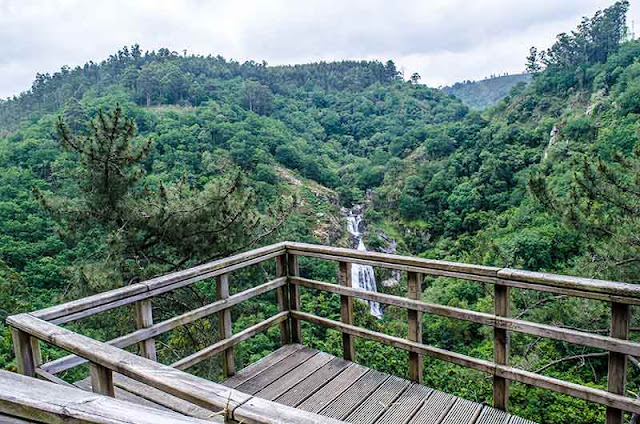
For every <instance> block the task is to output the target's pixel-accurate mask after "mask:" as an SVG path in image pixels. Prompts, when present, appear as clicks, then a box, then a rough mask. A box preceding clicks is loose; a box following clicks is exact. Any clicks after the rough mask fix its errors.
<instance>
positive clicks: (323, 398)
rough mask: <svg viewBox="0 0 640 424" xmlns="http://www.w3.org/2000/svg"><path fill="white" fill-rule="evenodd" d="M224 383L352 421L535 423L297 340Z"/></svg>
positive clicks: (379, 423) (360, 423)
mask: <svg viewBox="0 0 640 424" xmlns="http://www.w3.org/2000/svg"><path fill="white" fill-rule="evenodd" d="M223 384H225V385H226V386H229V387H232V388H234V389H236V390H240V391H242V392H245V393H248V394H252V395H256V396H259V397H262V398H265V399H268V400H273V401H275V402H278V403H282V404H285V405H288V406H292V407H295V408H298V409H302V410H305V411H309V412H314V413H317V414H320V415H324V416H327V417H331V418H335V419H337V420H342V421H345V422H348V423H358V424H367V423H376V424H392V423H393V424H399V423H411V424H413V423H415V424H535V423H533V422H532V421H528V420H525V419H523V418H520V417H517V416H514V415H511V414H507V413H505V412H503V411H500V410H497V409H494V408H491V407H489V406H487V405H482V404H479V403H476V402H471V401H469V400H465V399H462V398H459V397H455V396H452V395H449V394H446V393H443V392H440V391H437V390H434V389H431V388H429V387H426V386H423V385H420V384H415V383H412V382H410V381H408V380H404V379H402V378H399V377H395V376H392V375H389V374H385V373H382V372H379V371H375V370H372V369H369V368H366V367H363V366H361V365H358V364H356V363H353V362H350V361H345V360H344V359H342V358H337V357H335V356H332V355H329V354H328V353H325V352H319V351H317V350H314V349H311V348H308V347H304V346H301V345H297V344H291V345H286V346H284V347H282V348H280V349H278V350H277V351H275V352H273V353H272V354H270V355H269V356H267V357H265V358H263V359H261V360H260V361H258V362H256V363H255V364H252V365H250V366H248V367H247V368H245V369H243V370H241V371H239V372H238V373H237V374H236V375H234V376H233V377H231V378H229V379H228V380H226V381H225V382H223Z"/></svg>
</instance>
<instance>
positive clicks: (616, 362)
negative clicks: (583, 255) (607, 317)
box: [606, 303, 629, 424]
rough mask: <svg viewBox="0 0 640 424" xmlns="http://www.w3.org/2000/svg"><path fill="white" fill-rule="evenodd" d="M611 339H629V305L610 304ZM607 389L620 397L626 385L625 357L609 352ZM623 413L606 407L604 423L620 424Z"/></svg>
mask: <svg viewBox="0 0 640 424" xmlns="http://www.w3.org/2000/svg"><path fill="white" fill-rule="evenodd" d="M611 337H615V338H618V339H623V340H626V339H628V338H629V305H625V304H622V303H612V304H611ZM607 380H608V381H607V389H608V390H609V391H610V392H611V393H616V394H619V395H622V394H624V393H625V389H626V385H627V355H625V354H624V353H616V352H609V375H608V378H607ZM623 422H624V411H622V410H621V409H618V408H614V407H612V406H608V407H607V415H606V423H607V424H622V423H623Z"/></svg>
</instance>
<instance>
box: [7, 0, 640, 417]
mask: <svg viewBox="0 0 640 424" xmlns="http://www.w3.org/2000/svg"><path fill="white" fill-rule="evenodd" d="M627 7H628V3H626V2H619V3H616V4H615V5H614V6H612V7H611V8H609V9H606V10H605V11H603V12H599V13H598V14H597V15H596V16H594V17H593V18H591V19H585V20H584V21H583V22H582V23H581V24H580V26H579V27H578V29H577V30H576V31H573V32H572V33H571V34H561V35H560V36H558V41H557V43H556V44H555V45H554V46H553V47H552V48H551V49H549V50H548V51H546V52H544V53H543V54H540V53H538V51H537V50H535V49H532V54H531V56H530V57H529V59H528V70H529V71H530V72H531V73H533V80H532V82H531V83H530V84H529V85H528V86H524V85H517V86H516V87H515V89H514V90H512V91H511V92H510V93H509V95H508V96H507V97H505V98H504V99H503V100H501V101H500V102H499V103H498V104H497V105H495V106H494V107H492V108H489V109H487V110H486V111H484V112H483V113H482V114H480V113H479V112H477V111H473V110H470V109H469V108H468V107H467V106H465V105H464V104H463V103H461V102H460V101H459V100H457V99H456V98H454V97H451V96H448V95H446V94H445V93H442V92H440V91H438V90H432V89H429V88H427V87H425V86H423V85H420V84H416V83H415V82H404V81H401V80H400V79H399V77H398V72H397V70H396V68H395V65H394V64H393V62H391V61H389V62H387V63H384V64H383V63H379V62H351V61H346V62H338V63H317V64H310V65H299V66H284V67H271V66H268V65H267V64H265V63H253V62H247V63H242V64H241V63H238V62H234V61H228V60H225V59H223V58H221V57H202V56H179V55H178V54H176V53H173V52H170V51H168V50H164V49H163V50H160V51H158V52H145V53H143V52H142V51H141V50H140V48H139V47H138V46H133V47H131V48H124V49H122V50H121V51H119V52H118V53H117V54H114V55H112V56H111V57H110V58H109V59H107V60H106V61H104V62H102V63H93V62H90V63H88V64H86V65H85V66H83V67H77V68H74V69H71V68H63V69H62V70H61V71H60V72H58V73H56V74H54V75H38V77H37V78H36V81H35V82H34V85H33V87H32V88H31V90H29V91H27V92H25V93H23V94H21V95H20V96H17V97H15V98H13V99H8V100H6V101H2V102H0V152H1V153H0V297H1V299H2V300H1V301H0V305H1V307H2V309H1V311H2V316H1V317H2V318H4V317H5V316H6V315H7V314H9V313H14V312H17V311H24V310H31V309H37V308H41V307H43V306H46V305H49V304H51V303H56V302H59V301H62V300H65V299H70V298H73V297H78V296H83V295H86V294H88V293H92V292H96V291H102V290H106V289H109V288H113V287H117V286H121V285H124V284H127V283H128V282H129V281H132V280H136V279H145V278H148V277H150V276H152V275H157V274H160V273H164V272H168V271H171V270H174V269H179V268H183V267H186V266H189V265H193V264H195V263H200V262H203V261H206V260H209V259H211V258H216V257H221V256H224V255H227V254H229V253H231V252H234V251H238V250H242V249H246V248H248V247H250V246H256V245H259V244H266V243H269V242H273V241H276V240H282V239H295V240H300V241H309V242H321V243H330V244H334V245H348V244H349V239H348V237H347V235H346V234H345V231H344V230H343V223H342V222H341V216H340V210H339V206H341V205H343V206H351V205H353V204H364V203H366V204H367V208H366V213H365V220H366V222H367V236H366V238H367V240H366V241H367V245H368V246H369V247H370V248H374V249H388V248H389V247H390V245H391V243H390V240H395V241H396V242H397V250H398V251H399V252H400V253H407V254H414V255H421V256H424V257H433V258H439V259H451V260H460V261H469V262H475V263H481V264H489V265H496V266H510V267H521V268H526V269H530V270H535V271H553V272H559V273H568V274H575V275H584V276H589V277H595V278H605V279H620V280H625V281H629V282H633V283H638V282H640V264H639V262H640V251H639V250H640V241H639V240H638V236H637V234H638V216H639V214H638V212H639V208H640V198H639V196H638V193H639V192H640V188H639V187H638V186H639V185H640V182H639V181H638V170H639V166H640V142H639V141H638V138H639V134H640V41H636V40H627V39H626V37H625V32H624V29H625V25H624V16H625V13H626V9H627ZM98 164H101V165H103V166H98ZM105 164H106V166H104V165H105ZM301 266H302V272H303V274H304V275H305V276H311V277H313V278H317V279H324V280H327V281H333V280H335V271H336V270H335V267H334V266H333V265H330V264H326V263H323V262H320V261H311V260H309V261H303V262H302V264H301ZM273 272H274V269H271V268H269V266H266V267H253V268H252V269H249V270H247V271H243V272H240V273H237V275H235V274H234V279H233V281H232V282H233V287H234V290H238V291H239V290H241V289H242V288H246V287H248V286H249V285H253V284H256V283H257V282H260V281H264V279H265V278H267V275H273ZM378 272H379V277H381V278H383V277H385V275H384V272H383V271H382V270H378ZM383 290H384V291H386V292H389V293H394V294H402V293H404V292H405V290H406V283H405V282H404V281H401V283H400V285H398V286H396V287H390V288H384V289H383ZM213 296H214V292H213V285H212V283H211V282H210V281H205V282H203V283H202V284H198V285H197V286H196V289H195V290H183V291H179V292H177V293H175V294H173V295H171V296H167V297H166V298H164V300H161V301H160V300H159V301H158V304H156V305H155V307H156V308H155V309H156V314H157V315H158V317H159V319H161V318H162V317H169V316H172V315H175V314H176V313H178V312H181V311H184V310H185V309H187V308H193V307H194V306H198V305H200V304H204V303H206V302H208V301H211V299H212V298H213ZM423 298H424V299H426V300H428V301H433V302H438V303H443V304H447V305H453V306H460V307H465V308H471V309H475V310H481V311H488V310H490V309H491V305H492V297H491V288H490V287H488V286H485V285H482V284H475V283H469V282H463V281H458V280H455V279H447V278H438V279H427V280H426V281H425V287H424V293H423ZM513 302H514V311H513V313H514V315H517V316H519V317H522V318H526V319H530V320H533V321H536V322H545V323H554V324H562V325H564V326H567V327H571V328H584V329H590V330H594V331H601V330H602V329H606V328H607V325H608V318H607V315H608V308H607V305H604V304H602V303H600V302H586V301H583V300H578V299H571V298H565V297H559V296H549V295H542V294H539V293H529V292H524V291H515V292H514V293H513ZM303 304H304V305H305V306H304V307H305V308H307V309H308V310H311V311H313V312H314V313H317V314H319V315H323V316H328V317H331V318H336V317H338V316H339V308H338V305H339V302H336V299H335V298H334V297H332V296H328V295H326V294H325V295H323V294H319V293H312V292H310V291H304V293H303ZM357 307H358V308H361V310H362V311H363V313H361V314H357V316H358V320H359V324H361V325H365V326H367V327H369V328H374V329H376V330H379V331H383V332H386V333H389V334H397V335H403V334H406V331H407V329H406V323H405V321H406V320H405V312H403V311H398V310H395V309H394V308H388V309H387V310H386V311H385V317H384V319H383V320H380V321H378V320H375V319H374V318H372V317H370V316H368V315H367V314H366V313H364V311H365V306H364V305H362V304H360V303H358V305H357ZM236 309H237V310H234V329H235V330H236V331H239V330H241V329H243V328H246V327H247V326H248V325H251V324H252V323H254V322H256V321H258V320H261V319H263V318H265V317H266V316H268V315H269V314H272V313H274V311H275V302H274V301H273V299H272V298H271V297H269V296H264V297H261V298H259V300H258V301H255V302H251V303H249V304H243V306H242V308H236ZM130 314H131V312H130V311H128V310H120V311H115V312H110V313H107V314H103V315H101V316H99V317H96V318H92V319H89V320H85V321H83V322H81V323H78V324H74V325H72V326H71V328H74V329H76V330H78V331H81V332H83V333H85V334H89V335H91V336H93V337H97V338H100V339H108V338H111V337H114V336H115V335H117V334H121V333H122V332H123V331H126V330H127V329H129V328H130V327H131V325H132V320H131V315H130ZM635 319H636V318H635V316H634V322H635ZM114 322H116V323H118V325H113V324H114ZM214 326H215V318H212V319H211V320H202V321H201V322H199V323H198V324H197V325H193V326H189V327H188V328H185V329H181V330H176V331H173V332H171V333H170V334H169V335H166V336H165V337H164V338H161V339H160V340H159V355H160V358H161V360H163V361H167V362H169V361H171V359H175V356H176V355H178V354H183V355H184V354H186V353H191V352H193V351H194V350H195V349H198V348H201V347H203V346H204V345H206V344H208V343H211V341H212V340H214V339H215V337H216V335H215V334H211V333H212V332H211V331H209V329H210V328H212V327H214ZM635 326H636V327H637V325H635ZM304 331H305V338H306V342H307V343H310V344H312V345H315V346H319V347H322V348H323V349H324V350H327V351H329V352H333V353H338V352H337V349H339V347H340V341H339V335H338V334H336V333H334V332H331V331H325V330H323V329H321V328H316V327H312V326H306V327H305V328H304ZM213 333H215V332H213ZM3 334H4V338H3V339H2V344H1V345H0V364H2V366H6V367H9V368H11V367H12V357H11V350H10V337H9V336H8V334H7V332H6V331H5V332H4V333H3ZM424 340H425V343H430V344H434V345H436V346H441V347H446V348H448V349H451V350H454V351H456V352H460V353H465V354H469V355H473V356H476V357H480V358H491V357H492V340H491V333H490V332H489V331H488V329H486V328H483V327H480V326H477V325H473V324H469V323H463V322H457V321H453V320H445V319H437V318H434V317H425V325H424ZM277 343H278V335H277V329H274V330H273V331H269V332H268V333H266V334H264V335H261V336H259V337H256V338H254V339H252V340H251V341H248V342H245V343H243V344H242V345H241V347H240V349H239V351H238V357H239V362H240V364H243V363H246V362H247V361H249V360H253V359H255V358H257V357H259V356H260V355H264V354H265V353H266V352H268V351H270V350H272V349H273V348H274V347H275V346H276V345H277ZM358 343H359V345H358V349H357V351H358V355H359V360H360V361H362V362H363V363H366V364H367V365H369V366H372V367H375V368H379V369H382V370H386V371H389V372H394V373H399V374H403V373H406V372H407V366H408V365H407V361H406V356H407V355H406V353H404V352H401V351H397V350H395V349H392V348H387V347H381V346H378V345H376V344H375V343H371V342H365V341H358ZM511 352H512V355H511V356H512V357H511V360H512V363H513V364H514V365H515V366H519V367H522V368H525V369H527V370H532V371H536V370H539V369H543V368H544V369H543V371H542V372H543V373H545V374H547V375H551V376H555V377H560V378H563V379H567V380H570V381H574V382H577V383H581V384H588V385H592V386H594V387H605V386H606V366H607V364H606V356H602V357H591V358H582V359H580V358H578V359H577V360H564V361H559V362H558V363H557V364H555V365H552V366H549V367H546V366H547V364H549V363H551V362H552V361H555V360H560V359H563V358H568V357H573V356H576V355H578V356H579V355H583V354H586V353H591V352H593V351H591V350H586V349H582V348H578V347H576V346H571V345H567V344H564V343H560V342H554V341H551V340H538V339H534V338H530V337H527V336H523V335H516V334H514V335H513V338H512V350H511ZM45 355H46V356H48V357H56V356H59V355H61V352H58V351H55V350H45ZM216 361H217V359H215V358H214V359H213V360H211V361H210V362H209V363H206V364H203V365H202V366H199V367H198V369H196V370H195V372H197V373H199V374H201V375H204V376H207V377H209V378H213V379H216V378H218V377H219V373H220V369H219V364H218V363H217V362H216ZM425 362H426V369H427V370H428V372H426V373H425V377H426V379H427V384H431V385H433V386H435V387H437V388H439V389H441V390H445V391H449V392H452V393H456V394H459V395H462V396H465V397H467V398H470V399H474V400H477V401H490V398H491V381H490V380H489V379H488V378H487V376H484V375H479V374H477V373H475V372H472V371H468V370H465V369H461V368H459V367H456V366H452V365H449V364H446V363H442V362H438V361H432V360H425ZM638 371H639V370H637V369H632V370H631V373H630V382H629V389H630V390H631V391H634V392H635V391H636V390H635V387H636V386H637V384H638V382H640V372H638ZM80 374H81V372H77V373H74V374H73V375H67V376H66V377H67V378H74V377H78V376H79V375H80ZM512 406H513V410H514V412H516V413H519V414H522V415H524V416H526V417H528V418H531V419H534V420H536V421H538V422H544V423H566V422H573V423H585V424H586V423H593V422H597V421H602V414H603V408H600V407H597V406H594V405H592V404H586V403H584V402H581V401H577V400H575V399H572V398H567V397H562V396H558V395H554V394H552V393H550V392H548V391H544V390H537V389H531V388H526V387H524V386H519V385H515V386H514V388H513V393H512Z"/></svg>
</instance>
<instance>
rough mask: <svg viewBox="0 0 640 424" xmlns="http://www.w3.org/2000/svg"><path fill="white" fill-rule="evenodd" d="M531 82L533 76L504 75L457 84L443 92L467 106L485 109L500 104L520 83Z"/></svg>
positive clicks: (444, 89) (445, 88)
mask: <svg viewBox="0 0 640 424" xmlns="http://www.w3.org/2000/svg"><path fill="white" fill-rule="evenodd" d="M530 81H531V74H517V75H504V76H500V77H495V78H487V79H484V80H482V81H464V82H457V83H455V84H454V85H452V86H451V87H444V88H443V89H442V91H444V92H445V93H447V94H453V95H454V96H456V97H457V98H459V99H460V100H462V102H463V103H465V104H466V105H467V106H469V107H471V108H474V109H484V108H487V107H489V106H493V105H494V104H496V103H498V102H499V101H500V99H502V98H503V97H505V96H506V95H507V94H509V91H511V89H512V88H513V87H514V86H515V85H516V84H518V83H520V82H525V83H527V84H528V83H529V82H530Z"/></svg>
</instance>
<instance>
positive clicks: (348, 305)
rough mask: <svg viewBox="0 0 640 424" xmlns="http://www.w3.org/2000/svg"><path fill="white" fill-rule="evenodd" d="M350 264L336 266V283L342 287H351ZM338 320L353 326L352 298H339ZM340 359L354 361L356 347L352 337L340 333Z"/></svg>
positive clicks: (341, 263) (343, 263)
mask: <svg viewBox="0 0 640 424" xmlns="http://www.w3.org/2000/svg"><path fill="white" fill-rule="evenodd" d="M351 277H352V275H351V264H350V263H349V262H340V263H339V264H338V282H339V283H340V285H341V286H343V287H352V286H353V282H352V281H351ZM340 318H341V319H342V322H344V323H345V324H353V298H352V297H351V296H340ZM342 357H343V358H344V359H346V360H347V361H355V359H356V345H355V340H354V338H353V336H352V335H350V334H346V333H342Z"/></svg>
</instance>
